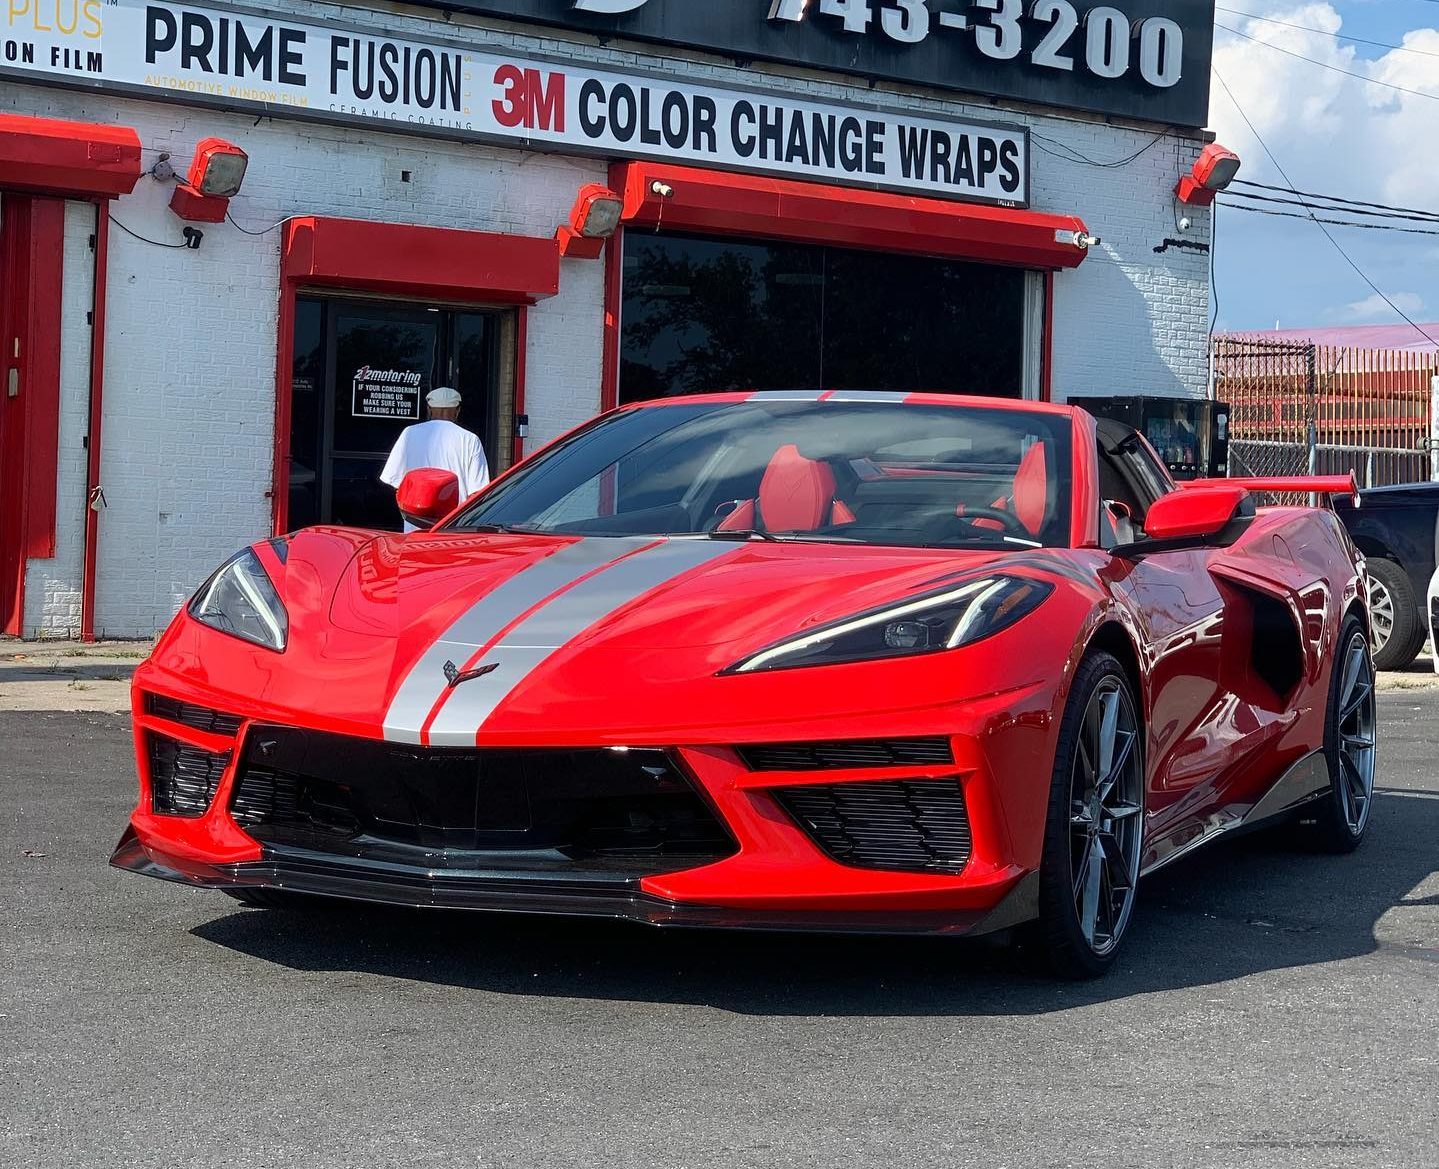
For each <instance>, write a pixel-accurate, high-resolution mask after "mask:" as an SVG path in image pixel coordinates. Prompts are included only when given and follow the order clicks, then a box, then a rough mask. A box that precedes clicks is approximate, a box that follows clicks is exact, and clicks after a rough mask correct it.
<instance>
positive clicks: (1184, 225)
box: [1179, 215, 1194, 231]
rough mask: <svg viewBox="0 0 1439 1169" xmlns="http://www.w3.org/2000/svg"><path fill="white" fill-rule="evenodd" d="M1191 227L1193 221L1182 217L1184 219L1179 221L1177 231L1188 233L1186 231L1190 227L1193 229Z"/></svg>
mask: <svg viewBox="0 0 1439 1169" xmlns="http://www.w3.org/2000/svg"><path fill="white" fill-rule="evenodd" d="M1193 226H1194V220H1192V219H1190V218H1189V216H1187V215H1186V216H1184V217H1183V218H1182V219H1180V221H1179V230H1180V231H1188V230H1189V229H1190V228H1191V227H1193Z"/></svg>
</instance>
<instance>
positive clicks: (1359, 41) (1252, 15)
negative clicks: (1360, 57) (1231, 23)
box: [1215, 4, 1439, 57]
mask: <svg viewBox="0 0 1439 1169" xmlns="http://www.w3.org/2000/svg"><path fill="white" fill-rule="evenodd" d="M1215 7H1216V8H1217V9H1218V10H1219V11H1220V12H1228V13H1230V14H1231V15H1233V16H1242V17H1244V18H1245V19H1246V20H1262V21H1263V22H1264V23H1265V24H1277V25H1281V26H1283V27H1284V28H1294V29H1298V30H1299V31H1300V32H1312V33H1317V34H1318V35H1319V36H1322V37H1334V38H1335V39H1336V40H1340V41H1353V42H1354V43H1355V44H1356V45H1372V46H1373V47H1374V48H1376V49H1391V50H1393V51H1394V52H1398V53H1414V54H1416V55H1418V56H1420V57H1439V53H1431V52H1429V50H1428V49H1411V48H1410V47H1409V46H1408V45H1393V44H1390V43H1389V42H1388V41H1371V40H1369V39H1368V38H1367V37H1354V36H1350V35H1349V34H1347V33H1342V32H1330V31H1329V30H1328V29H1327V28H1311V27H1310V26H1309V25H1307V24H1295V23H1294V22H1293V21H1289V20H1276V19H1275V18H1274V17H1272V16H1260V15H1259V14H1258V13H1257V12H1241V11H1240V10H1239V9H1238V8H1226V7H1225V6H1224V5H1223V4H1218V5H1215ZM1230 31H1231V32H1232V31H1233V30H1232V29H1231V30H1230Z"/></svg>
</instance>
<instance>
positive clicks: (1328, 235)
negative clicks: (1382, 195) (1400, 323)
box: [1214, 69, 1439, 345]
mask: <svg viewBox="0 0 1439 1169" xmlns="http://www.w3.org/2000/svg"><path fill="white" fill-rule="evenodd" d="M1214 79H1215V80H1216V81H1218V82H1219V85H1220V87H1221V88H1222V89H1223V90H1224V92H1225V93H1226V94H1227V95H1228V96H1229V100H1230V101H1231V102H1232V103H1233V104H1234V108H1235V109H1236V110H1237V111H1238V112H1239V116H1240V117H1241V118H1243V119H1244V124H1245V125H1246V126H1248V127H1249V132H1250V133H1251V134H1253V135H1254V139H1255V141H1256V142H1258V143H1259V146H1260V148H1261V149H1262V150H1263V151H1264V153H1265V154H1266V155H1268V156H1269V161H1270V162H1272V163H1273V164H1274V169H1275V170H1277V171H1278V172H1279V175H1280V177H1281V178H1282V179H1283V180H1284V181H1285V182H1286V183H1287V184H1288V185H1289V190H1290V191H1291V193H1293V194H1298V191H1296V190H1295V188H1294V180H1293V179H1291V178H1290V177H1289V174H1288V172H1287V171H1285V169H1284V164H1283V163H1281V162H1280V161H1279V159H1277V158H1276V157H1275V156H1274V151H1272V150H1270V149H1269V144H1268V143H1267V142H1265V141H1264V138H1263V136H1262V135H1261V134H1260V133H1259V130H1258V129H1257V128H1256V127H1255V125H1254V123H1253V122H1252V121H1251V120H1250V118H1249V115H1248V114H1247V113H1245V111H1244V107H1243V106H1242V105H1240V104H1239V99H1238V98H1237V97H1235V96H1234V91H1233V90H1232V89H1230V88H1229V83H1228V82H1227V81H1225V80H1224V75H1223V74H1222V73H1220V72H1219V70H1218V69H1216V70H1215V71H1214ZM1306 210H1309V218H1310V219H1312V220H1313V221H1314V224H1315V226H1316V227H1318V228H1319V230H1320V231H1322V232H1323V233H1324V238H1325V239H1327V240H1328V241H1329V242H1330V243H1331V244H1332V245H1333V246H1334V250H1335V251H1336V252H1338V253H1339V254H1340V255H1341V256H1343V257H1344V262H1345V263H1346V264H1348V265H1349V266H1350V267H1351V268H1353V269H1354V271H1355V272H1356V273H1357V274H1358V276H1359V278H1360V279H1361V280H1363V281H1364V283H1365V284H1367V285H1369V287H1370V288H1372V289H1373V290H1374V293H1375V295H1376V296H1378V297H1379V299H1380V300H1382V301H1383V302H1384V303H1385V304H1387V305H1388V306H1389V307H1390V308H1391V309H1393V310H1394V312H1395V313H1396V314H1398V315H1399V316H1400V317H1402V318H1403V319H1404V321H1406V322H1407V323H1408V325H1409V326H1410V328H1412V329H1413V330H1414V331H1415V332H1416V333H1418V334H1419V335H1420V336H1421V337H1423V338H1424V339H1425V340H1426V341H1428V342H1430V343H1431V344H1433V345H1439V341H1435V340H1434V338H1433V337H1431V336H1429V334H1428V333H1426V332H1425V331H1424V330H1423V329H1422V328H1420V327H1419V325H1418V324H1417V323H1416V322H1415V321H1414V320H1413V319H1412V318H1411V317H1410V316H1409V314H1408V313H1406V312H1405V311H1404V310H1403V309H1402V308H1400V307H1399V306H1398V305H1397V304H1395V303H1394V301H1393V300H1391V299H1390V298H1389V296H1388V294H1387V293H1385V292H1384V290H1383V289H1381V288H1380V287H1379V285H1377V284H1375V283H1374V281H1372V280H1371V279H1369V276H1368V274H1367V273H1365V271H1364V269H1363V268H1361V267H1360V266H1359V265H1358V264H1356V263H1355V262H1354V259H1353V257H1352V256H1350V255H1349V253H1348V252H1346V251H1345V250H1344V248H1343V245H1341V244H1340V242H1339V241H1338V240H1337V239H1335V238H1334V233H1333V232H1332V231H1330V230H1329V228H1328V227H1327V226H1325V224H1324V223H1323V222H1322V221H1321V220H1320V218H1319V216H1317V215H1315V214H1314V212H1313V210H1312V209H1309V208H1306ZM1398 230H1410V231H1412V230H1417V229H1414V228H1409V229H1398Z"/></svg>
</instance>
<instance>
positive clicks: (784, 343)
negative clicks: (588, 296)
mask: <svg viewBox="0 0 1439 1169" xmlns="http://www.w3.org/2000/svg"><path fill="white" fill-rule="evenodd" d="M1026 276H1027V274H1026V273H1025V272H1024V271H1023V270H1020V269H1016V268H1004V267H999V266H995V265H987V264H971V263H964V262H961V261H954V260H943V259H936V258H933V257H928V256H908V255H894V254H891V253H885V252H867V251H859V250H847V249H842V248H830V247H818V246H813V245H806V244H790V243H768V242H755V241H733V240H727V239H710V238H702V237H696V236H679V235H654V236H648V235H643V234H641V233H638V232H631V233H630V234H629V235H628V237H627V238H626V240H625V263H624V308H623V319H624V348H623V359H622V364H621V372H620V396H621V401H627V402H633V401H642V400H644V399H646V398H655V397H665V396H669V395H674V394H686V393H697V392H703V391H706V390H731V389H767V390H791V389H834V390H928V391H937V392H942V393H965V394H982V395H990V396H998V397H1011V398H1017V397H1020V396H1021V395H1022V391H1023V388H1024V385H1025V358H1024V355H1025V340H1026V338H1025V281H1026Z"/></svg>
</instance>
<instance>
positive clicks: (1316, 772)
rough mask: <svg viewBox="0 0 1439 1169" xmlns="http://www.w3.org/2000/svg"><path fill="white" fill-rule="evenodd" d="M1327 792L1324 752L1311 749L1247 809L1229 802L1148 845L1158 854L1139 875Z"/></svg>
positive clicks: (1282, 815) (1281, 815)
mask: <svg viewBox="0 0 1439 1169" xmlns="http://www.w3.org/2000/svg"><path fill="white" fill-rule="evenodd" d="M1328 791H1329V764H1328V763H1327V762H1326V761H1325V759H1324V752H1323V751H1313V752H1310V754H1308V755H1306V756H1304V758H1303V759H1301V760H1299V762H1297V763H1295V764H1294V765H1293V766H1292V767H1290V768H1289V770H1288V771H1286V772H1285V773H1284V774H1283V775H1281V776H1280V777H1279V778H1278V779H1277V780H1276V781H1275V782H1274V785H1273V786H1272V787H1271V788H1270V789H1269V790H1268V791H1267V792H1265V793H1264V795H1263V796H1261V797H1260V798H1259V800H1258V802H1256V803H1254V804H1252V805H1250V807H1248V808H1247V809H1246V808H1244V807H1243V805H1234V804H1231V805H1228V806H1226V807H1224V808H1221V809H1219V810H1218V811H1215V812H1213V813H1211V814H1210V816H1209V817H1208V818H1207V819H1206V820H1205V821H1204V822H1202V823H1199V824H1194V823H1190V824H1187V825H1184V826H1182V827H1181V828H1180V829H1179V830H1177V832H1176V833H1173V834H1170V835H1168V836H1166V837H1165V838H1162V839H1161V840H1159V841H1157V842H1155V843H1154V844H1151V845H1149V846H1148V848H1149V849H1157V850H1159V854H1160V855H1159V856H1158V857H1157V858H1156V859H1155V860H1154V861H1153V862H1151V863H1150V864H1148V865H1146V866H1145V867H1144V869H1143V870H1142V871H1141V873H1140V876H1142V877H1147V876H1149V875H1150V874H1151V873H1155V872H1158V871H1159V870H1160V869H1162V868H1163V867H1164V866H1165V865H1167V864H1171V863H1173V862H1174V861H1177V860H1179V858H1180V857H1184V856H1188V855H1189V854H1190V853H1191V852H1194V851H1195V850H1196V849H1199V848H1203V847H1204V845H1206V844H1209V843H1210V842H1212V841H1214V840H1217V839H1218V838H1219V837H1221V836H1229V835H1232V834H1234V833H1236V832H1247V831H1249V830H1250V829H1254V828H1261V827H1263V826H1264V825H1266V824H1269V823H1271V822H1272V821H1275V820H1280V819H1283V818H1284V817H1285V816H1288V815H1291V814H1292V813H1294V812H1296V811H1298V810H1299V809H1300V808H1302V807H1304V806H1305V805H1306V804H1311V803H1313V802H1314V801H1315V800H1318V799H1322V798H1323V797H1324V795H1325V794H1326V793H1327V792H1328ZM1176 836H1177V837H1178V839H1176V838H1175V837H1176Z"/></svg>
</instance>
